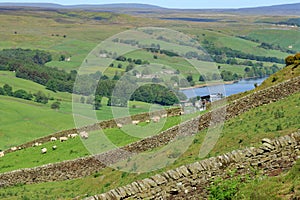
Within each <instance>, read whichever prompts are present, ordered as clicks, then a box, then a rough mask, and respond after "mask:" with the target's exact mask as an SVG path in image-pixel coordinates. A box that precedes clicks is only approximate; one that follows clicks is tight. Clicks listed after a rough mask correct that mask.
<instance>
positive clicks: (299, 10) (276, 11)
mask: <svg viewBox="0 0 300 200" xmlns="http://www.w3.org/2000/svg"><path fill="white" fill-rule="evenodd" d="M228 11H233V12H237V13H240V14H259V15H300V3H295V4H284V5H274V6H265V7H257V8H241V9H236V10H228Z"/></svg>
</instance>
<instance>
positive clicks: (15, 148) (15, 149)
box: [10, 147, 18, 151]
mask: <svg viewBox="0 0 300 200" xmlns="http://www.w3.org/2000/svg"><path fill="white" fill-rule="evenodd" d="M17 149H18V148H17V147H11V148H10V150H11V151H17Z"/></svg>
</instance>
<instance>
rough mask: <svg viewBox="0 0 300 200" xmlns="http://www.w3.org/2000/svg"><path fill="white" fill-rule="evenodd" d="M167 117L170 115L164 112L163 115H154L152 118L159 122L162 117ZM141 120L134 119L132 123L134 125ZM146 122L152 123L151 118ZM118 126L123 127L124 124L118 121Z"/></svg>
mask: <svg viewBox="0 0 300 200" xmlns="http://www.w3.org/2000/svg"><path fill="white" fill-rule="evenodd" d="M167 117H168V114H163V115H161V116H154V117H152V118H151V120H152V121H153V122H154V123H158V122H159V121H160V119H161V118H167ZM140 122H141V121H139V120H133V121H132V124H133V125H138V124H139V123H140ZM146 123H150V120H146ZM117 127H118V128H122V127H123V125H122V124H120V123H118V124H117Z"/></svg>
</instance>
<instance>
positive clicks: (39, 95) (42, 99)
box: [0, 84, 53, 104]
mask: <svg viewBox="0 0 300 200" xmlns="http://www.w3.org/2000/svg"><path fill="white" fill-rule="evenodd" d="M0 95H4V96H11V97H15V98H19V99H25V100H29V101H35V102H37V103H42V104H47V103H48V100H49V99H51V100H53V98H51V97H49V96H47V95H45V94H44V93H43V92H42V91H38V92H36V93H34V94H31V93H30V92H27V91H25V90H23V89H19V90H16V91H13V88H12V87H11V86H10V85H8V84H5V85H4V86H3V87H0Z"/></svg>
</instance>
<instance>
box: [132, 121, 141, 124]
mask: <svg viewBox="0 0 300 200" xmlns="http://www.w3.org/2000/svg"><path fill="white" fill-rule="evenodd" d="M138 123H140V121H139V120H135V121H132V124H133V125H137V124H138Z"/></svg>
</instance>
